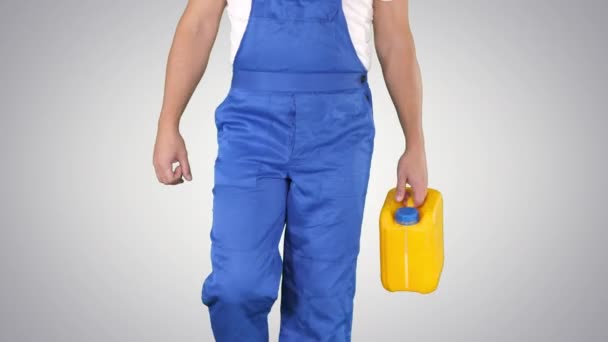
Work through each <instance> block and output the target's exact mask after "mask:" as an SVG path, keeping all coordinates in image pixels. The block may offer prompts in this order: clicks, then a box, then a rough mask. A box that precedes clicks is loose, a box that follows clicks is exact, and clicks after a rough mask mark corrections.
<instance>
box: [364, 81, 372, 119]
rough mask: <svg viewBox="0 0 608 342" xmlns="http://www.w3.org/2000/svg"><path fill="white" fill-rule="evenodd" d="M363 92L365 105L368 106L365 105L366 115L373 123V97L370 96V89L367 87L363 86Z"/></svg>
mask: <svg viewBox="0 0 608 342" xmlns="http://www.w3.org/2000/svg"><path fill="white" fill-rule="evenodd" d="M363 94H364V96H365V102H366V103H367V106H368V107H367V109H368V111H367V113H368V117H369V119H370V120H371V121H372V123H373V122H374V99H373V97H372V91H371V89H370V88H369V87H365V90H364V91H363Z"/></svg>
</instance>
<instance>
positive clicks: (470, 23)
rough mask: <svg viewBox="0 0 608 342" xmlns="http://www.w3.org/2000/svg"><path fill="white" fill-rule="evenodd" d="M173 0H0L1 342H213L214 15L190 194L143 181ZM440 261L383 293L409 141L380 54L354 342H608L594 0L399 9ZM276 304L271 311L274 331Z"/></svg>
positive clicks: (194, 110) (191, 114) (222, 41)
mask: <svg viewBox="0 0 608 342" xmlns="http://www.w3.org/2000/svg"><path fill="white" fill-rule="evenodd" d="M184 4H185V1H184V0H182V1H160V0H157V1H143V0H131V1H115V0H106V1H99V0H97V1H90V0H78V1H76V0H56V1H31V0H19V1H18V0H9V1H2V2H1V3H0V27H1V29H0V43H1V49H0V87H1V88H0V90H1V92H0V96H1V97H0V100H1V104H2V109H1V113H2V114H1V118H0V132H1V134H0V152H1V156H2V158H3V167H2V168H1V169H0V176H1V177H2V181H3V182H2V186H1V189H2V190H1V192H0V194H1V195H0V201H1V204H2V205H1V207H0V208H1V209H0V227H1V236H0V272H1V273H0V274H1V283H0V301H1V305H0V316H1V320H0V340H2V341H47V342H51V341H90V342H94V341H106V342H107V341H146V342H153V341H212V340H213V338H212V335H211V330H210V325H209V323H208V314H207V310H206V308H205V307H204V306H203V305H202V303H201V302H200V289H201V286H202V281H203V279H204V277H205V276H206V275H207V274H208V272H209V271H210V261H209V235H208V234H209V229H210V225H211V216H210V214H211V200H212V197H211V196H212V194H211V187H212V182H213V175H212V163H213V160H214V158H215V153H216V148H217V146H216V141H215V127H214V125H213V111H214V109H215V107H216V106H217V105H218V104H219V102H220V100H221V99H222V98H223V96H224V95H225V93H226V91H227V89H228V85H229V81H230V79H229V78H230V77H229V75H230V65H229V51H228V48H229V42H228V29H229V26H228V22H227V20H226V19H227V18H224V21H223V23H222V27H221V32H220V34H219V37H218V39H217V42H216V45H215V48H214V50H213V55H212V58H211V61H210V64H209V67H208V71H207V73H206V75H205V76H204V78H203V81H202V82H201V84H200V86H199V88H198V91H197V92H196V94H195V96H194V97H193V99H192V102H191V104H190V106H189V107H188V109H187V111H186V113H185V114H184V118H183V120H182V133H183V135H184V137H185V139H186V142H187V146H188V150H189V154H190V156H191V163H192V168H193V172H194V181H193V182H192V183H189V184H185V185H181V186H177V187H167V186H163V185H161V184H159V183H158V182H157V180H156V177H155V174H154V171H153V167H152V148H153V143H154V138H155V133H156V132H155V129H156V120H157V115H158V111H159V109H160V105H161V100H162V98H161V96H162V87H163V81H164V68H165V62H166V56H167V52H168V49H169V46H170V44H171V39H172V36H173V31H174V28H175V25H176V23H177V20H178V18H179V16H180V14H181V12H182V10H183V6H184ZM411 7H412V9H411V13H412V26H413V30H414V34H415V37H416V42H417V48H418V56H419V59H420V64H421V68H422V72H423V79H424V89H425V102H424V124H425V130H426V138H427V149H428V159H429V160H428V162H429V176H430V185H431V186H432V187H436V188H439V189H441V190H442V191H443V193H444V196H445V200H446V207H445V217H446V227H445V248H446V264H445V269H444V273H443V277H442V282H441V284H440V287H439V289H438V290H437V292H435V293H434V294H432V295H430V296H422V295H418V294H410V293H389V292H386V291H385V290H384V289H383V288H382V286H381V283H380V277H379V245H378V244H379V242H378V226H377V218H378V213H379V210H380V207H381V205H382V201H383V199H384V196H385V193H386V191H387V190H388V189H389V188H390V187H392V186H393V185H394V183H395V171H394V170H395V166H396V162H397V158H398V157H399V155H400V153H401V152H402V148H401V147H402V146H403V137H402V136H401V133H400V129H399V127H398V124H397V118H396V114H395V112H394V109H393V107H392V104H391V102H390V99H389V97H388V93H387V91H386V88H385V86H384V83H383V81H382V76H381V73H380V66H379V64H378V62H377V60H376V59H375V58H374V65H373V67H372V70H371V74H370V79H371V84H372V88H373V90H374V101H375V103H374V109H375V119H376V125H377V137H376V149H375V152H374V159H373V166H372V174H371V177H372V178H371V181H370V189H369V194H368V199H367V206H366V216H365V221H364V227H363V236H362V239H363V240H362V251H361V254H360V259H359V271H358V290H357V296H356V310H355V312H356V313H355V319H354V330H353V341H605V340H606V339H607V338H608V326H607V324H606V321H607V319H608V309H607V305H608V294H607V292H606V291H607V290H606V280H608V267H607V265H606V263H607V260H608V248H607V247H606V243H607V242H608V233H607V231H608V224H607V223H606V222H608V221H607V220H606V218H605V212H606V209H605V208H604V207H603V205H604V204H605V203H604V202H605V194H606V191H607V190H608V181H607V177H606V175H607V173H608V162H607V153H606V149H607V147H608V139H607V138H606V133H605V132H606V129H607V128H608V127H607V126H608V118H607V115H608V113H607V110H606V108H607V107H606V105H607V103H606V102H607V98H608V94H607V86H606V81H607V79H608V66H607V63H606V53H607V52H608V46H607V45H608V44H607V43H606V41H607V39H606V32H608V22H607V21H606V17H607V14H608V13H607V12H608V4H606V2H605V1H599V0H598V1H592V0H585V1H577V2H576V3H575V2H572V1H564V0H552V1H549V0H538V1H524V0H515V1H486V0H476V1H458V2H456V1H449V0H441V1H440V0H425V1H411ZM278 324H279V315H278V305H277V304H275V306H274V308H273V311H272V313H271V315H270V329H271V337H272V338H271V340H274V341H276V338H277V335H278V333H277V332H278Z"/></svg>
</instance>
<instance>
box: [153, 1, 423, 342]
mask: <svg viewBox="0 0 608 342" xmlns="http://www.w3.org/2000/svg"><path fill="white" fill-rule="evenodd" d="M224 9H227V10H228V15H229V18H230V20H231V27H232V32H231V43H232V50H231V51H232V63H233V76H232V84H231V88H230V90H229V92H228V95H227V96H226V97H225V99H224V100H223V101H222V103H221V104H220V105H219V106H218V107H217V110H216V112H215V124H216V127H217V141H218V154H217V158H216V160H215V165H214V172H215V173H214V187H213V224H212V227H211V234H210V237H211V241H212V245H211V261H212V272H211V274H210V275H209V276H208V277H207V278H206V280H205V282H204V284H203V289H202V301H203V303H204V304H205V305H207V306H208V308H209V313H210V317H211V325H212V328H213V333H214V336H215V339H216V340H217V341H220V342H229V341H239V342H244V341H252V342H257V341H267V340H268V324H267V316H268V313H269V312H270V309H271V307H272V305H273V303H274V302H275V300H276V298H277V296H278V291H279V288H281V294H282V300H281V307H280V309H281V330H280V340H281V341H285V342H287V341H294V342H306V341H350V339H351V328H352V318H353V299H354V294H355V278H356V265H357V256H358V254H359V240H360V233H361V224H362V218H363V209H364V202H365V197H366V193H367V187H368V179H369V171H370V161H371V158H372V151H373V146H374V136H375V124H374V116H373V111H372V97H371V92H370V89H369V86H368V82H367V72H368V69H369V66H370V63H371V58H370V57H371V48H372V44H375V48H376V51H377V53H378V56H379V61H380V64H381V66H382V71H383V74H384V77H385V81H386V84H387V86H388V89H389V93H390V95H391V98H392V100H393V102H394V104H395V107H396V109H397V112H398V115H399V122H400V124H401V127H402V128H403V132H404V135H405V140H406V148H405V149H404V153H403V155H402V157H401V158H400V160H399V163H398V167H397V188H398V192H397V200H399V201H402V200H405V196H406V193H405V187H406V183H408V184H410V185H411V186H412V187H413V190H414V191H413V196H414V200H415V203H416V204H417V205H420V204H421V203H422V202H423V201H424V198H425V196H426V186H427V171H426V160H425V150H424V138H423V133H422V124H421V102H422V100H421V97H422V96H421V92H422V91H421V82H420V72H419V67H418V63H417V60H416V55H415V49H414V42H413V39H412V35H411V31H410V28H409V21H408V2H407V0H228V1H227V0H191V1H189V3H188V6H187V9H186V11H185V12H184V15H183V17H182V18H181V20H180V23H179V25H178V28H177V32H176V34H175V38H174V42H173V46H172V49H171V52H170V55H169V62H168V67H167V78H166V84H165V96H164V101H163V107H162V111H161V114H160V118H159V121H158V134H157V140H156V144H155V151H154V166H155V170H156V174H157V177H158V179H159V181H160V182H161V183H163V184H171V185H174V184H179V183H182V182H183V179H186V180H188V181H190V180H192V175H191V171H190V167H189V163H188V157H187V152H186V148H185V144H184V141H183V139H182V137H181V135H180V133H179V121H180V117H181V115H182V113H183V111H184V109H185V107H186V104H187V103H188V101H189V99H190V96H191V95H192V93H193V91H194V89H195V87H196V85H197V84H198V82H199V81H200V79H201V77H202V75H203V73H204V70H205V67H206V65H207V61H208V58H209V53H210V50H211V47H212V45H213V42H214V40H215V38H216V35H217V32H218V27H219V23H220V18H221V16H222V13H223V12H224ZM372 19H373V20H372ZM372 26H373V36H374V37H375V39H374V40H373V43H372V39H371V38H372ZM174 162H179V166H177V167H176V168H175V169H173V166H172V164H173V163H174ZM283 231H285V239H284V250H283V258H281V254H280V252H279V249H278V245H279V242H280V238H281V236H282V234H283ZM281 278H282V282H281Z"/></svg>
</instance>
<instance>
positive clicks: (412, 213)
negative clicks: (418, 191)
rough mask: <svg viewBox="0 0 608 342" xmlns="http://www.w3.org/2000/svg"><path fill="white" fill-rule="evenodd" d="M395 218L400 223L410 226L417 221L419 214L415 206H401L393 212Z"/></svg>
mask: <svg viewBox="0 0 608 342" xmlns="http://www.w3.org/2000/svg"><path fill="white" fill-rule="evenodd" d="M395 220H396V221H397V223H399V224H401V225H404V226H411V225H414V224H416V223H418V221H419V220H420V214H419V213H418V209H416V208H412V207H403V208H399V209H397V212H396V213H395Z"/></svg>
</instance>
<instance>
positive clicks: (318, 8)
mask: <svg viewBox="0 0 608 342" xmlns="http://www.w3.org/2000/svg"><path fill="white" fill-rule="evenodd" d="M254 4H255V7H257V8H255V10H254V11H253V16H256V17H265V18H274V19H279V20H303V21H331V20H333V18H334V17H335V16H336V14H337V13H338V10H339V9H340V6H341V1H340V0H254Z"/></svg>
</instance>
